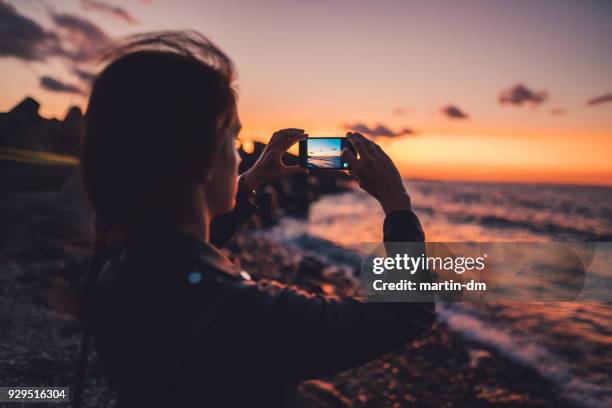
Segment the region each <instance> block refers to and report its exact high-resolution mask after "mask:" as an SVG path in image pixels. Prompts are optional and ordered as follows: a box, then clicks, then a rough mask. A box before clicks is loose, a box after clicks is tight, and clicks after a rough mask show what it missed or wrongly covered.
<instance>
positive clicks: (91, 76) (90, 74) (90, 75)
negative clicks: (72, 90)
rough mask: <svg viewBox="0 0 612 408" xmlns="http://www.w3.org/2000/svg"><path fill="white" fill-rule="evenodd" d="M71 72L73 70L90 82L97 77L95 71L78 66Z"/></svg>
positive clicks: (75, 73)
mask: <svg viewBox="0 0 612 408" xmlns="http://www.w3.org/2000/svg"><path fill="white" fill-rule="evenodd" d="M70 72H72V74H73V75H74V76H76V77H77V78H79V79H80V80H81V81H83V82H86V83H88V84H91V83H92V82H93V81H94V79H96V74H94V73H93V72H90V71H87V70H84V69H82V68H79V67H76V66H75V67H73V68H72V70H71V71H70Z"/></svg>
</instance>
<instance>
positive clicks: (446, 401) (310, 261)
mask: <svg viewBox="0 0 612 408" xmlns="http://www.w3.org/2000/svg"><path fill="white" fill-rule="evenodd" d="M3 210H6V209H5V208H3ZM0 214H2V222H3V225H6V226H9V227H10V226H12V228H8V231H12V235H10V236H8V235H7V233H6V231H7V229H3V233H2V236H1V237H0V239H1V242H2V244H3V245H2V249H1V250H0V327H2V328H3V330H2V331H1V332H0V333H1V334H0V378H2V379H3V385H22V386H23V385H28V386H35V385H41V386H42V385H58V386H59V385H70V384H72V381H73V378H74V377H73V376H74V372H75V368H76V356H77V350H78V344H79V341H80V334H81V330H80V327H79V325H78V324H77V322H76V320H75V318H74V317H73V313H74V289H75V285H76V282H77V280H78V279H79V278H80V277H81V276H82V274H83V273H84V272H85V270H86V268H87V258H88V255H89V249H88V246H87V245H82V244H79V243H75V242H70V240H67V239H65V238H63V237H59V236H57V237H52V236H50V235H47V234H44V229H40V231H41V232H42V233H41V234H39V235H38V236H36V235H35V234H34V235H28V236H24V235H21V236H20V231H25V232H23V233H27V231H28V228H26V226H25V225H23V224H22V223H23V222H26V220H24V219H23V218H21V219H20V217H17V216H15V214H12V217H11V214H10V213H9V212H7V211H1V212H0ZM28 214H30V215H32V208H29V209H28ZM36 218H37V217H35V216H30V217H28V219H29V220H30V221H27V222H28V223H31V220H32V219H36ZM43 219H44V218H43ZM15 223H17V224H15ZM38 227H39V228H40V225H39V226H38ZM34 229H36V228H33V229H32V230H34ZM32 230H30V231H32ZM23 233H21V234H23ZM30 233H31V232H30ZM224 251H225V252H226V253H227V255H228V256H229V257H230V258H232V259H233V260H234V262H236V263H238V264H240V265H241V266H242V267H243V268H244V269H246V270H248V271H249V272H250V273H251V274H252V275H253V276H254V277H256V278H273V279H279V280H282V281H285V282H288V283H294V284H297V285H300V286H302V287H304V288H305V289H308V290H311V291H315V292H318V293H322V294H328V295H334V294H337V295H346V294H348V295H351V294H356V293H357V287H356V285H355V280H354V279H352V278H351V277H350V273H349V274H347V270H346V267H344V268H340V267H338V266H337V265H332V264H326V263H324V262H322V261H321V260H320V259H317V258H314V257H310V256H308V255H304V254H303V253H299V252H297V251H295V248H290V247H287V246H284V245H280V244H278V243H274V242H271V241H268V240H266V239H264V238H262V237H261V234H257V236H256V237H254V236H253V234H252V233H250V232H248V231H246V232H243V233H241V234H239V236H238V237H236V239H235V240H233V241H232V243H230V245H228V247H227V248H226V249H224ZM349 272H350V271H349ZM559 395H560V390H558V389H556V388H555V386H554V385H553V384H551V383H550V382H548V381H545V380H544V379H542V378H541V377H540V376H539V375H538V374H537V373H536V372H534V371H533V370H531V369H529V368H527V367H523V366H520V365H517V364H516V363H514V362H511V361H509V360H507V359H505V358H504V357H502V356H501V355H499V354H498V353H496V352H495V351H494V350H491V349H487V348H486V347H483V346H482V345H478V344H474V343H470V342H468V341H466V340H464V339H463V338H462V337H461V336H460V335H458V334H455V333H453V332H451V331H449V330H448V328H447V327H446V326H445V325H444V324H441V323H438V324H436V326H435V328H434V330H432V331H431V332H430V333H428V334H427V335H425V336H423V337H422V338H420V339H418V340H417V341H415V342H413V343H412V344H409V345H406V346H405V347H403V348H402V349H400V350H397V351H396V352H393V353H391V354H389V355H387V356H384V357H383V358H380V359H378V360H376V361H374V362H371V363H369V364H367V365H365V366H362V367H358V368H355V369H352V370H349V371H346V372H344V373H341V374H338V375H335V376H332V377H328V378H324V379H319V380H316V381H310V382H306V383H304V384H303V385H302V386H301V387H300V401H301V404H302V405H301V406H306V407H311V406H312V407H346V406H351V407H369V406H375V407H379V406H381V407H387V406H389V407H403V406H423V407H485V406H491V405H495V406H503V407H516V406H518V407H520V406H524V407H534V406H535V407H570V406H572V405H571V404H570V403H568V402H567V401H564V400H562V399H561V398H560V397H559ZM84 401H85V406H88V407H99V406H110V407H112V406H115V405H116V404H115V402H116V396H115V394H114V392H113V391H112V390H111V389H110V388H109V386H108V384H107V382H106V381H105V379H104V376H103V370H102V367H101V366H100V363H99V361H98V359H97V358H96V357H95V353H94V355H93V357H92V362H91V364H90V371H89V374H88V377H87V384H86V389H85V395H84ZM37 406H43V405H37ZM50 406H57V404H55V405H50Z"/></svg>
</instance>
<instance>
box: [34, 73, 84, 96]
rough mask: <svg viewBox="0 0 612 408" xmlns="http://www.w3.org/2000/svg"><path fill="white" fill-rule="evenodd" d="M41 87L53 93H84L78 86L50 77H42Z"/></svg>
mask: <svg viewBox="0 0 612 408" xmlns="http://www.w3.org/2000/svg"><path fill="white" fill-rule="evenodd" d="M40 87H41V88H43V89H46V90H47V91H51V92H62V93H71V94H82V93H83V91H82V90H81V88H79V87H78V86H76V85H72V84H67V83H65V82H62V81H60V80H59V79H57V78H53V77H50V76H42V77H40Z"/></svg>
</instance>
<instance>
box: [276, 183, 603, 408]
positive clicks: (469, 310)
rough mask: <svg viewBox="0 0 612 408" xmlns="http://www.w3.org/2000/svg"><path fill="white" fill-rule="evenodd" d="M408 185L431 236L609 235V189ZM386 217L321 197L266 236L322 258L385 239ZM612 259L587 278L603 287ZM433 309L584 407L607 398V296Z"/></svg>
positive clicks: (353, 201)
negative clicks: (303, 216)
mask: <svg viewBox="0 0 612 408" xmlns="http://www.w3.org/2000/svg"><path fill="white" fill-rule="evenodd" d="M407 188H408V191H409V193H410V195H411V197H412V203H413V206H414V211H415V213H416V214H417V215H418V216H419V218H420V220H421V223H422V224H423V228H424V230H425V232H426V236H427V240H428V241H432V242H433V241H437V242H466V241H472V242H474V241H475V242H547V241H593V242H602V241H612V188H607V187H587V186H564V185H558V186H555V185H520V184H493V183H486V184H484V183H483V184H481V183H446V182H425V181H413V182H409V183H408V184H407ZM383 219H384V214H383V212H382V211H381V210H380V206H379V205H378V203H376V201H375V200H374V199H372V198H371V197H370V196H369V195H367V194H366V193H365V192H363V191H360V190H356V191H353V192H347V193H343V194H338V195H334V196H326V197H323V198H322V199H321V200H320V201H318V202H317V203H315V205H314V206H313V208H312V210H311V214H310V218H309V220H308V222H304V221H300V220H294V219H285V220H283V221H282V222H281V224H280V225H279V226H277V227H275V228H273V229H271V230H269V231H267V232H266V234H267V235H268V236H269V237H272V238H273V239H278V240H281V241H285V242H289V243H292V244H294V245H298V246H301V247H304V246H308V247H309V248H317V251H318V252H319V253H321V254H322V255H325V252H326V251H330V252H331V251H336V252H337V250H338V249H337V246H340V247H342V248H345V249H346V250H348V251H353V252H357V251H359V248H360V244H361V242H380V241H381V240H382V227H381V226H382V222H383ZM347 231H350V233H347ZM317 242H318V244H317ZM331 243H333V244H335V245H330V244H331ZM607 245H608V248H609V245H610V244H607ZM587 255H588V254H587ZM585 256H586V255H585ZM334 259H336V258H334ZM610 262H611V261H610V256H609V251H599V250H597V251H595V254H594V258H592V260H591V263H590V266H589V270H588V274H587V281H586V282H585V285H590V287H591V288H594V289H597V288H599V289H600V290H608V289H606V288H609V287H610V285H611V280H612V276H610V269H611V268H610ZM604 295H606V296H610V294H609V293H605V294H604ZM438 310H439V311H440V319H442V320H444V321H446V322H447V323H448V324H449V326H450V327H451V328H452V329H455V330H457V331H460V332H462V333H463V334H464V335H466V336H468V337H470V338H472V339H474V340H477V341H480V342H484V343H487V344H489V345H491V346H493V347H496V348H497V349H499V350H500V351H501V352H502V353H505V354H506V355H507V356H509V357H510V358H514V359H516V360H517V361H520V362H522V363H524V364H528V365H530V366H532V367H533V368H535V369H536V370H538V371H539V372H540V373H541V374H542V375H543V376H545V377H547V378H549V379H551V380H553V381H555V382H557V383H558V384H560V385H561V386H562V387H563V388H564V390H565V392H566V393H567V394H568V396H570V397H572V398H573V399H574V400H577V401H580V402H581V404H585V405H587V406H610V405H611V404H612V384H611V383H610V368H609V367H612V353H611V352H610V350H612V347H611V346H612V307H610V303H598V302H591V301H580V302H560V303H552V302H511V301H499V300H497V301H494V302H488V303H483V304H478V305H476V304H469V303H454V304H441V305H440V307H439V309H438Z"/></svg>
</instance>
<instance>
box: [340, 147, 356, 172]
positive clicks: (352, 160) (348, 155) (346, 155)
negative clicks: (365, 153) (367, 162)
mask: <svg viewBox="0 0 612 408" xmlns="http://www.w3.org/2000/svg"><path fill="white" fill-rule="evenodd" d="M342 160H344V161H345V162H347V163H348V164H349V166H350V168H351V169H354V168H356V167H357V165H358V164H357V158H356V157H355V155H354V154H353V152H351V149H349V148H348V147H345V148H344V149H342Z"/></svg>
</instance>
